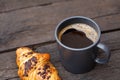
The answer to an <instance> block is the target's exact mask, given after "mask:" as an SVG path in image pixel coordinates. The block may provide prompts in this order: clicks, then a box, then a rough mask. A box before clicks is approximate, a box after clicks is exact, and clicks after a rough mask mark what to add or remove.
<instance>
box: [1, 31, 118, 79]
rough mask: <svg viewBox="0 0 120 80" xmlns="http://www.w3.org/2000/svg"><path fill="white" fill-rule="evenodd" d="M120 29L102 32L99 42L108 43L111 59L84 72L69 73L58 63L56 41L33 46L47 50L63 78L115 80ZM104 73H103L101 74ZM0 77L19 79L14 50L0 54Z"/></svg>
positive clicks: (38, 49)
mask: <svg viewBox="0 0 120 80" xmlns="http://www.w3.org/2000/svg"><path fill="white" fill-rule="evenodd" d="M119 34H120V31H116V32H111V33H105V34H102V37H101V42H102V43H104V44H106V45H108V46H109V48H110V50H111V59H110V62H109V63H108V64H105V65H97V66H96V68H95V69H94V70H92V71H91V72H89V73H86V74H78V75H76V74H71V73H69V72H67V71H66V70H65V69H64V68H63V66H62V65H61V63H60V60H59V54H58V49H57V45H56V43H52V44H49V45H46V44H45V45H44V46H39V45H37V46H33V49H34V50H35V51H37V52H49V53H50V54H51V62H52V63H53V64H54V65H55V66H56V68H57V69H58V70H59V74H60V76H61V77H62V78H63V80H117V79H119V78H120V76H119V74H120V65H119V64H118V63H120V56H119V55H120V44H119V43H120V40H119V39H120V36H119ZM103 73H104V74H103ZM0 79H2V80H7V79H8V80H9V79H10V80H11V79H13V80H19V78H18V75H17V66H16V54H15V51H11V52H6V53H2V54H0Z"/></svg>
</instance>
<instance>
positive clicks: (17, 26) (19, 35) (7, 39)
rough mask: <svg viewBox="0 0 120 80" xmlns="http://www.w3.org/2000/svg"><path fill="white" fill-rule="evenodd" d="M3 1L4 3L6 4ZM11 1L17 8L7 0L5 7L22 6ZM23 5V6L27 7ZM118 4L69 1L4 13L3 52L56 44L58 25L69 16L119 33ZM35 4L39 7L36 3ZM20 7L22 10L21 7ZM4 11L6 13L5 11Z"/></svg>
mask: <svg viewBox="0 0 120 80" xmlns="http://www.w3.org/2000/svg"><path fill="white" fill-rule="evenodd" d="M2 1H3V2H4V0H2ZM12 1H13V5H14V6H11V5H12V2H11V3H9V2H7V0H5V2H4V3H6V4H10V6H11V7H10V9H12V8H15V6H17V4H19V3H20V1H18V3H17V0H12ZM22 1H23V0H22ZM22 1H21V3H24V1H23V2H22ZM31 1H33V0H31ZM40 1H41V0H40ZM54 1H57V0H54ZM54 1H53V2H54ZM48 2H49V1H48ZM118 2H119V0H116V1H114V0H105V1H102V0H100V1H96V0H92V1H91V0H84V1H81V0H75V1H72V0H68V1H63V2H55V3H53V4H51V5H47V6H35V7H30V8H24V9H18V10H15V11H11V12H7V13H5V12H4V13H2V14H0V52H2V51H5V50H10V49H13V48H16V47H20V46H28V45H34V44H40V43H43V42H48V41H53V40H54V30H55V27H56V25H57V24H58V23H59V22H60V21H61V20H63V19H64V18H66V17H70V16H76V15H81V16H87V17H90V18H93V19H94V20H95V21H96V22H97V23H99V25H100V26H101V29H102V31H106V30H111V29H119V28H120V17H119V16H120V14H119V13H120V6H119V4H118ZM93 3H94V4H93ZM28 4H30V5H32V2H28ZM33 4H35V5H36V4H37V1H36V2H35V3H34V2H33ZM91 4H92V5H91ZM24 5H25V4H23V6H24ZM20 6H21V7H22V4H20ZM8 7H9V6H8ZM2 9H3V10H4V7H3V8H2ZM10 9H9V10H10Z"/></svg>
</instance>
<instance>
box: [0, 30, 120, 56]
mask: <svg viewBox="0 0 120 80" xmlns="http://www.w3.org/2000/svg"><path fill="white" fill-rule="evenodd" d="M115 31H120V28H117V29H112V30H106V31H101V33H102V34H105V33H110V32H115ZM55 42H56V40H51V41H47V42H43V43H37V44H32V45H26V47H30V48H32V49H33V50H35V49H36V47H40V46H44V45H49V44H53V43H55ZM17 48H18V47H15V48H12V49H6V50H3V51H0V54H3V53H6V52H11V51H15V50H16V49H17ZM113 51H114V50H113Z"/></svg>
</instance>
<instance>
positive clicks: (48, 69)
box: [16, 47, 61, 80]
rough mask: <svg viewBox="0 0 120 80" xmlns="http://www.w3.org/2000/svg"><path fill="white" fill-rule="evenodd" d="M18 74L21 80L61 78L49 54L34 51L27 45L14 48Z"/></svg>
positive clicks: (53, 79)
mask: <svg viewBox="0 0 120 80" xmlns="http://www.w3.org/2000/svg"><path fill="white" fill-rule="evenodd" d="M16 55H17V58H16V63H17V65H18V68H19V69H18V75H19V77H20V79H21V80H61V79H60V77H59V75H58V71H57V70H56V68H55V67H54V66H53V65H52V64H51V62H50V61H49V60H50V54H48V53H43V54H42V53H36V52H34V51H32V50H31V49H30V48H28V47H21V48H18V49H17V50H16Z"/></svg>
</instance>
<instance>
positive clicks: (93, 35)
mask: <svg viewBox="0 0 120 80" xmlns="http://www.w3.org/2000/svg"><path fill="white" fill-rule="evenodd" d="M69 29H75V30H77V31H81V32H83V33H85V35H86V37H87V38H88V39H90V40H92V41H93V42H96V40H97V39H98V34H97V32H96V31H95V30H94V29H93V28H92V27H91V26H89V25H87V24H83V23H76V24H72V25H68V26H67V27H65V28H64V29H62V30H61V31H60V33H59V35H58V39H59V40H61V37H62V35H63V34H64V32H66V31H67V30H69Z"/></svg>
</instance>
